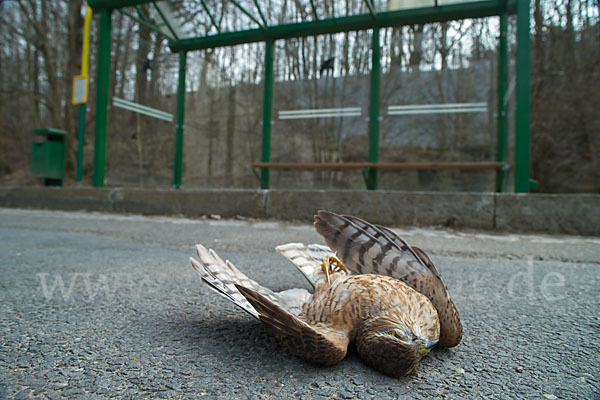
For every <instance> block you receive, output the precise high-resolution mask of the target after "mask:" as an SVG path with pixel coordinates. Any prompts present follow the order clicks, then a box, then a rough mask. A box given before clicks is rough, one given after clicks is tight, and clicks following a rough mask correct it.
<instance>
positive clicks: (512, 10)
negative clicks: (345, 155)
mask: <svg viewBox="0 0 600 400" xmlns="http://www.w3.org/2000/svg"><path fill="white" fill-rule="evenodd" d="M87 1H88V4H89V5H90V6H91V7H92V9H93V10H94V12H99V13H100V38H99V44H98V72H97V73H98V77H97V87H98V89H97V94H96V127H95V133H96V136H95V148H94V175H93V183H94V186H103V184H104V163H105V146H106V110H107V106H108V79H109V70H110V29H111V21H110V12H111V10H113V9H118V10H119V11H120V12H122V13H124V14H125V15H128V16H130V17H131V18H133V19H134V20H136V21H137V22H139V23H140V24H144V25H146V26H148V27H149V28H150V29H152V30H153V31H155V32H157V33H159V34H162V35H164V36H166V37H168V38H169V47H170V49H171V51H173V52H177V53H180V58H179V62H180V64H179V74H180V75H179V86H178V96H177V99H178V102H177V124H176V128H175V161H174V164H175V165H174V177H173V185H174V186H175V187H180V185H181V179H182V163H183V131H184V128H183V127H184V109H185V70H186V66H185V64H186V52H187V51H192V50H201V49H208V48H215V47H223V46H234V45H239V44H245V43H255V42H265V46H266V51H265V77H264V85H265V87H264V99H263V102H264V104H263V129H262V135H263V136H262V137H263V139H262V152H261V161H262V162H269V161H270V159H271V119H272V108H273V78H274V77H273V48H274V41H275V40H278V39H287V38H294V37H303V36H316V35H322V34H330V33H339V32H348V31H356V30H369V29H372V30H373V37H372V43H371V46H372V57H371V63H372V65H371V89H370V96H369V156H368V157H369V162H377V161H378V146H379V86H380V74H381V71H380V69H381V68H380V48H379V30H380V29H381V28H385V27H393V26H401V25H412V24H424V23H432V22H444V21H450V20H460V19H465V18H482V17H490V16H500V31H501V32H500V44H499V58H498V151H497V160H498V161H502V162H505V161H506V160H507V146H508V145H507V118H506V99H505V97H506V95H507V93H506V91H507V76H508V54H507V52H508V51H507V48H508V42H507V28H506V27H507V18H508V15H509V14H517V55H516V104H517V105H516V145H515V147H516V149H515V163H514V164H515V191H516V192H528V191H529V190H530V189H531V188H533V187H535V182H534V181H532V180H530V179H529V173H530V166H529V163H530V153H529V152H530V149H529V147H530V132H529V122H530V69H531V60H530V57H531V53H530V52H531V50H530V42H529V40H530V39H529V27H530V21H529V17H530V11H529V5H530V4H529V3H530V0H482V1H474V2H467V3H461V4H451V5H443V6H439V5H438V4H437V1H436V2H435V6H432V7H423V8H417V9H408V10H399V11H385V12H377V11H376V9H375V6H374V2H373V1H372V0H365V3H366V5H367V8H368V10H369V13H368V14H362V15H351V16H345V17H338V18H329V19H320V18H319V15H318V12H317V6H316V3H315V2H314V0H310V5H311V7H312V13H313V16H314V20H312V21H305V22H299V23H290V24H281V25H274V26H269V25H268V24H267V20H266V18H265V16H264V14H263V12H262V10H261V8H260V5H259V2H258V1H257V0H253V1H254V5H255V6H256V9H257V11H258V13H259V17H260V20H259V18H257V17H255V16H254V15H253V14H252V13H250V12H249V11H248V10H246V9H245V8H244V7H242V6H241V5H240V4H239V3H238V1H236V0H232V3H233V4H234V5H235V6H236V7H237V8H238V9H239V10H241V11H242V12H243V13H244V14H246V15H247V16H248V17H249V18H250V19H251V20H252V21H253V22H254V23H256V24H257V25H258V28H254V29H247V30H242V31H236V32H222V31H221V28H220V27H219V26H218V25H217V23H216V21H215V19H214V17H213V15H212V14H211V13H210V12H209V8H208V7H207V5H206V3H205V1H204V0H200V1H201V4H202V7H203V8H204V10H205V11H206V13H207V15H208V16H209V18H210V20H211V23H212V25H213V26H214V27H215V28H216V30H217V32H218V34H215V35H207V36H203V37H194V38H178V37H177V33H176V31H175V30H174V29H173V27H172V26H171V25H170V24H169V21H167V19H166V18H165V16H164V15H162V12H161V10H160V9H159V8H158V7H157V6H156V4H155V0H87ZM145 3H153V4H154V6H155V8H157V10H158V12H159V14H161V18H162V19H163V20H164V22H165V24H166V25H167V27H168V28H169V31H170V32H171V33H172V34H173V36H174V37H169V35H166V34H165V32H164V31H163V30H161V29H159V26H157V25H153V24H152V23H150V22H149V21H147V20H145V18H137V17H135V16H133V15H131V14H129V13H126V12H124V11H122V10H120V9H121V8H123V7H131V6H135V7H136V8H137V6H139V5H141V4H145ZM138 10H139V9H138ZM507 172H508V171H507V170H506V169H502V170H500V171H498V174H497V183H496V190H497V191H504V190H506V180H507ZM269 177H270V176H269V169H268V168H262V169H261V174H260V187H261V188H263V189H268V188H269V184H270V182H269ZM365 178H366V181H367V188H368V189H371V190H374V189H377V183H378V175H377V170H376V169H369V170H367V171H366V177H365Z"/></svg>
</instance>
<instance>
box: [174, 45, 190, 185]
mask: <svg viewBox="0 0 600 400" xmlns="http://www.w3.org/2000/svg"><path fill="white" fill-rule="evenodd" d="M186 64H187V52H185V51H182V52H180V53H179V85H178V86H177V125H176V126H175V161H174V162H175V166H174V168H173V186H175V187H176V188H177V189H179V187H180V186H181V177H182V172H183V124H184V113H185V70H186Z"/></svg>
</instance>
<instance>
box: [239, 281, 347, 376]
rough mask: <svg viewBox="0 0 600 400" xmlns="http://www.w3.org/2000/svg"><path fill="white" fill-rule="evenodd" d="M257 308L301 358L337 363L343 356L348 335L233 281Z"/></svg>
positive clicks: (326, 363) (322, 363)
mask: <svg viewBox="0 0 600 400" xmlns="http://www.w3.org/2000/svg"><path fill="white" fill-rule="evenodd" d="M236 287H237V289H238V290H239V292H240V293H241V294H242V295H243V296H244V297H245V298H246V300H247V301H248V302H250V304H252V307H254V309H255V310H256V311H257V312H258V314H259V317H258V319H259V320H260V321H261V322H263V323H265V324H266V325H268V326H270V327H272V328H273V329H274V330H275V333H276V335H277V336H278V337H279V338H280V339H281V340H282V341H283V342H284V343H285V344H286V345H287V346H288V348H289V349H290V350H291V351H292V352H293V353H295V354H296V355H298V356H299V357H301V358H304V359H306V360H308V361H311V362H314V363H317V364H321V365H333V364H337V363H338V362H340V361H341V360H343V359H344V357H345V356H346V352H347V349H348V343H349V339H348V335H347V334H346V332H344V331H341V330H338V329H335V328H334V327H331V326H327V325H325V324H308V323H307V322H306V321H303V320H302V319H301V318H300V317H298V316H296V315H294V314H292V313H290V312H289V311H287V310H286V309H285V308H283V307H281V306H279V305H277V304H275V303H273V302H272V301H271V300H270V299H269V298H267V297H265V296H263V295H262V294H261V293H259V292H257V291H255V290H253V289H250V288H247V287H244V286H241V285H236Z"/></svg>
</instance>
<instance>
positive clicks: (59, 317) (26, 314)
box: [0, 209, 600, 399]
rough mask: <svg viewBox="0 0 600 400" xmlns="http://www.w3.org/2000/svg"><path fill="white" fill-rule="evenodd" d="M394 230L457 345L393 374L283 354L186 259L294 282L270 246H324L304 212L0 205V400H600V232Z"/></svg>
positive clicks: (297, 281) (353, 360)
mask: <svg viewBox="0 0 600 400" xmlns="http://www.w3.org/2000/svg"><path fill="white" fill-rule="evenodd" d="M398 232H399V233H401V234H402V235H403V236H404V237H405V238H406V239H407V240H408V241H409V242H410V243H413V244H415V245H418V246H420V247H421V248H423V249H426V250H427V251H429V253H430V255H431V256H432V258H433V260H434V261H435V262H436V264H437V265H438V267H439V269H440V270H441V272H442V274H443V275H444V277H445V279H446V281H447V284H448V287H449V288H450V291H451V293H452V295H453V298H454V302H455V303H456V306H457V308H458V309H459V311H460V315H461V318H462V321H463V326H464V339H463V342H462V343H461V344H460V345H459V346H458V347H456V348H453V349H450V350H440V349H436V350H434V351H432V352H431V353H430V355H428V356H427V357H426V358H425V359H424V362H423V363H422V365H421V366H420V368H419V372H418V373H417V374H416V375H413V376H409V377H406V378H402V379H392V378H389V377H386V376H383V375H381V374H379V373H377V372H374V371H373V370H372V369H370V368H369V367H367V366H365V365H364V364H362V363H361V361H360V359H359V357H358V355H357V354H356V352H355V351H351V352H350V354H349V355H348V357H347V358H346V359H345V360H344V361H343V362H342V363H340V364H338V365H336V366H334V367H328V368H322V367H318V366H314V365H311V364H308V363H306V362H304V361H302V360H300V359H298V358H296V357H295V356H293V355H291V354H289V353H288V352H287V351H286V350H285V349H284V348H283V347H282V346H280V345H279V344H278V343H277V341H276V340H275V339H273V338H272V337H271V336H270V335H269V333H268V331H267V330H266V329H265V328H264V327H262V326H261V325H260V324H259V323H258V322H257V321H255V320H253V319H252V318H251V317H249V316H248V315H247V314H245V313H243V312H242V311H240V310H238V309H237V308H235V307H234V306H233V305H232V304H230V303H228V302H227V301H226V300H225V299H223V298H221V297H219V296H217V295H216V294H215V293H214V292H212V291H210V290H209V289H208V288H207V287H205V286H203V285H201V282H200V281H199V279H198V277H197V276H196V273H195V272H194V271H193V269H192V268H191V266H190V265H189V261H188V259H189V257H190V256H192V255H193V252H194V251H193V245H194V244H195V243H203V244H205V245H207V246H210V247H213V248H214V249H215V250H217V251H218V252H219V253H220V254H222V255H223V256H225V257H227V258H229V259H231V260H232V261H233V262H234V264H236V265H237V266H238V267H239V268H240V269H242V270H243V271H245V272H246V273H247V274H248V275H249V276H250V277H253V278H255V279H256V280H257V281H259V282H260V283H262V284H264V285H266V286H268V287H271V288H273V289H275V290H283V289H287V288H292V287H298V286H302V287H306V288H308V286H307V285H306V283H305V282H304V281H303V278H302V276H301V275H300V273H298V272H297V271H296V270H295V269H294V267H293V266H292V264H290V263H289V262H287V261H286V260H285V259H283V258H282V257H281V256H280V255H279V254H276V253H274V252H273V250H272V249H273V247H274V246H276V245H278V244H281V243H284V242H290V241H296V242H298V241H301V242H317V243H322V240H321V239H320V238H319V236H318V235H317V234H316V233H315V232H314V231H313V229H312V226H311V225H310V221H307V223H306V224H305V225H294V224H287V223H285V224H284V223H279V222H276V221H266V222H265V221H248V220H243V221H241V220H211V219H205V220H188V219H183V218H167V217H141V216H126V215H116V214H100V213H84V212H54V211H41V210H40V211H36V210H19V209H0V268H1V269H0V272H1V277H2V278H1V279H0V289H1V290H0V310H1V312H0V398H2V399H3V398H18V399H20V398H40V399H46V398H50V399H58V398H70V399H71V398H83V399H93V398H99V399H101V398H109V397H114V398H173V399H188V398H189V399H193V398H250V399H263V398H264V399H271V398H298V399H325V398H341V399H352V398H359V399H367V398H377V399H396V398H401V399H402V398H407V399H409V398H423V399H425V398H440V399H464V398H467V399H468V398H489V399H510V398H518V399H523V398H533V399H538V398H539V399H575V398H579V399H599V398H600V381H599V376H600V374H599V372H600V351H598V347H599V345H600V337H599V335H598V333H599V332H600V319H599V311H598V310H600V296H599V294H598V292H599V289H600V238H591V237H570V236H533V235H505V234H486V233H482V232H455V231H445V230H423V229H419V230H411V229H398ZM519 371H522V372H519Z"/></svg>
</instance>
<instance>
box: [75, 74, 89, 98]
mask: <svg viewBox="0 0 600 400" xmlns="http://www.w3.org/2000/svg"><path fill="white" fill-rule="evenodd" d="M87 97H88V77H87V76H85V75H77V76H76V77H75V78H73V100H72V101H73V104H83V103H87Z"/></svg>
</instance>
